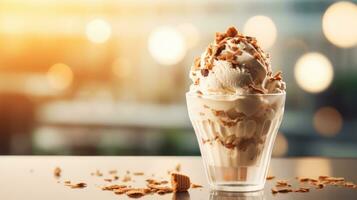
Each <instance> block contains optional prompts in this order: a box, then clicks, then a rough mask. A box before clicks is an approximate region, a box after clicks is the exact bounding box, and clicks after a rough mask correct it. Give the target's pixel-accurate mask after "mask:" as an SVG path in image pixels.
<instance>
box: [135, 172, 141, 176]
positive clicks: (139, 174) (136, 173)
mask: <svg viewBox="0 0 357 200" xmlns="http://www.w3.org/2000/svg"><path fill="white" fill-rule="evenodd" d="M133 175H134V176H144V172H134V173H133Z"/></svg>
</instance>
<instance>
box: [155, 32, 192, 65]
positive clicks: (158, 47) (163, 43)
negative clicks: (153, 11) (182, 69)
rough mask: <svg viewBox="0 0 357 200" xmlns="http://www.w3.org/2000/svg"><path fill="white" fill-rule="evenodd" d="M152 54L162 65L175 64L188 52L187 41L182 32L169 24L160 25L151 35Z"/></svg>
mask: <svg viewBox="0 0 357 200" xmlns="http://www.w3.org/2000/svg"><path fill="white" fill-rule="evenodd" d="M148 49H149V52H150V54H151V56H152V57H153V58H154V59H155V60H156V61H157V62H158V63H160V64H162V65H174V64H177V63H178V62H180V61H181V60H182V59H183V58H184V56H185V54H186V43H185V39H184V37H183V36H182V35H181V33H180V32H179V31H178V30H177V29H175V28H173V27H169V26H162V27H158V28H156V29H155V30H153V31H152V32H151V34H150V36H149V41H148Z"/></svg>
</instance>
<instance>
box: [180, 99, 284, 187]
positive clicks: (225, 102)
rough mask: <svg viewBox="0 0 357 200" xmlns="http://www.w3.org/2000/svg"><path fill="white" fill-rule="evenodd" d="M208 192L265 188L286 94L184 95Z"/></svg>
mask: <svg viewBox="0 0 357 200" xmlns="http://www.w3.org/2000/svg"><path fill="white" fill-rule="evenodd" d="M186 100H187V108H188V113H189V117H190V120H191V122H192V125H193V128H194V130H195V133H196V136H197V140H198V143H199V146H200V151H201V155H202V159H203V163H204V166H205V169H206V174H207V177H208V181H209V184H210V187H211V189H213V190H220V191H232V192H246V191H257V190H261V189H263V188H264V184H265V180H266V176H267V173H268V167H269V162H270V158H271V152H272V149H273V145H274V140H275V137H276V134H277V131H278V129H279V126H280V123H281V121H282V118H283V114H284V105H285V93H281V94H252V95H235V96H232V95H231V96H212V95H211V96H203V95H199V94H191V93H187V94H186Z"/></svg>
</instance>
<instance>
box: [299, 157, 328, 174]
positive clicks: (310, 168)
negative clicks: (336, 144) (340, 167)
mask: <svg viewBox="0 0 357 200" xmlns="http://www.w3.org/2000/svg"><path fill="white" fill-rule="evenodd" d="M331 173H332V169H331V161H330V160H328V159H322V158H321V159H318V158H306V159H304V160H299V161H297V163H296V176H297V177H318V176H321V175H331Z"/></svg>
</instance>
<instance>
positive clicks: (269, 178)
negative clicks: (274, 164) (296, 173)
mask: <svg viewBox="0 0 357 200" xmlns="http://www.w3.org/2000/svg"><path fill="white" fill-rule="evenodd" d="M274 178H275V176H267V178H266V179H267V180H268V181H269V180H273V179H274Z"/></svg>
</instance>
